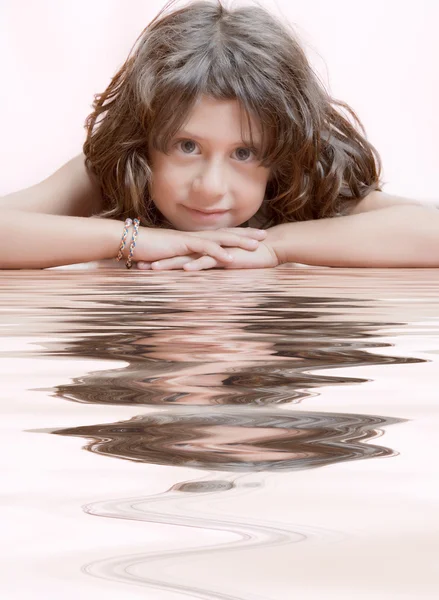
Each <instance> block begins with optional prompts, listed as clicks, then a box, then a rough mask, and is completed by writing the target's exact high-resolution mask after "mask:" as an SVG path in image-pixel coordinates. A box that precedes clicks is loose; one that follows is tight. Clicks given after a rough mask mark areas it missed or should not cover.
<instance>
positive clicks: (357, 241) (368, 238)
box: [265, 205, 439, 268]
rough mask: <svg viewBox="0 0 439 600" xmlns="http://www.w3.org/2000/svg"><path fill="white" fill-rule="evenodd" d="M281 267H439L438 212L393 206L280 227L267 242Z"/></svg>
mask: <svg viewBox="0 0 439 600" xmlns="http://www.w3.org/2000/svg"><path fill="white" fill-rule="evenodd" d="M265 242H268V243H270V244H271V245H272V247H273V250H274V251H275V253H276V255H277V256H278V257H279V261H280V262H281V263H287V262H298V263H304V264H308V265H318V266H327V267H372V268H373V267H376V268H388V267H407V268H410V267H439V211H438V210H436V209H435V208H432V207H429V208H427V207H423V206H411V205H408V206H407V205H405V206H401V205H398V206H390V207H387V208H382V209H380V210H370V211H368V212H364V213H360V214H351V215H348V216H343V217H336V218H327V219H317V220H312V221H300V222H294V223H285V224H282V225H276V226H275V227H271V228H270V229H269V230H268V235H267V238H266V240H265Z"/></svg>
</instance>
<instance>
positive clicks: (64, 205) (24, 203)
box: [0, 152, 103, 217]
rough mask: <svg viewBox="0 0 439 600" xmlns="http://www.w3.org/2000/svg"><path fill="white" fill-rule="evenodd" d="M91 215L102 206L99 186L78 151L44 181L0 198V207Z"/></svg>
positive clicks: (72, 214) (83, 157)
mask: <svg viewBox="0 0 439 600" xmlns="http://www.w3.org/2000/svg"><path fill="white" fill-rule="evenodd" d="M2 208H3V209H14V210H23V211H27V212H39V213H46V214H54V215H67V216H72V217H90V216H92V215H94V214H97V213H99V212H100V211H101V210H102V208H103V200H102V193H101V187H100V185H99V182H98V181H97V178H96V177H95V176H94V175H93V173H91V172H90V171H89V169H88V168H87V167H86V164H85V156H84V154H83V153H82V152H81V154H78V155H77V156H75V157H73V158H72V159H70V160H69V161H68V162H66V163H65V164H64V165H62V166H61V167H60V168H59V169H57V170H56V171H55V172H54V173H52V174H51V175H49V177H47V178H46V179H43V181H40V182H39V183H36V184H35V185H32V186H30V187H28V188H25V189H23V190H19V191H17V192H13V193H12V194H8V195H7V196H3V197H2V198H0V211H1V209H2Z"/></svg>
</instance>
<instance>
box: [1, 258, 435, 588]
mask: <svg viewBox="0 0 439 600" xmlns="http://www.w3.org/2000/svg"><path fill="white" fill-rule="evenodd" d="M341 271H343V270H341ZM346 271H347V270H345V272H346ZM312 273H313V271H311V272H308V273H307V272H304V271H291V270H289V269H274V270H266V271H264V272H262V273H261V272H257V273H255V272H250V273H239V277H238V276H237V274H236V273H233V272H223V273H221V272H220V271H217V272H211V273H209V272H206V273H203V274H195V273H193V274H186V273H172V274H169V273H168V274H166V273H150V272H149V273H144V274H141V275H138V274H134V273H130V274H129V275H127V274H125V273H121V272H117V273H111V274H108V273H105V274H104V275H103V274H101V273H93V274H90V273H85V274H84V273H82V274H81V273H78V272H76V273H68V272H65V273H63V272H61V271H58V272H50V273H49V272H46V273H41V274H39V275H36V274H34V273H32V275H26V274H25V273H23V274H20V276H19V275H18V274H16V273H13V274H11V275H9V274H8V278H3V279H1V274H0V280H1V284H2V296H1V297H0V307H1V308H2V312H1V313H0V325H2V327H3V329H2V331H3V332H4V334H5V335H10V336H22V337H26V339H32V336H34V337H35V338H36V337H38V336H43V337H44V339H43V340H39V342H38V343H39V348H38V349H36V350H35V351H34V352H32V351H31V350H27V351H23V350H20V351H19V352H16V353H14V352H13V351H8V350H7V349H6V350H4V352H5V353H6V355H7V356H9V357H16V358H22V357H25V356H28V357H32V358H39V359H42V360H41V362H42V363H43V362H44V358H50V357H56V358H65V359H69V358H75V359H77V358H81V359H84V358H87V359H100V360H108V361H109V363H111V361H115V360H116V361H124V363H125V366H124V367H122V368H114V367H113V366H111V364H109V368H108V369H107V370H105V371H95V372H93V371H89V372H87V373H84V374H83V375H81V376H80V377H76V378H72V379H71V380H70V381H69V382H68V383H59V384H57V385H55V386H54V387H51V388H46V390H47V391H48V392H49V394H50V395H51V396H53V397H54V398H56V399H59V401H60V402H63V401H64V400H69V401H73V402H76V403H81V404H82V405H83V406H82V407H76V408H78V411H79V410H82V411H83V413H80V415H81V414H83V415H84V421H80V422H87V423H89V422H90V417H89V414H88V413H87V409H88V408H89V406H88V405H90V404H101V405H110V404H112V405H121V406H122V405H123V406H124V407H126V406H130V405H132V406H133V409H132V412H133V416H132V418H131V419H128V420H121V421H116V422H113V423H99V424H93V425H86V426H74V427H68V428H67V427H62V426H59V427H56V428H50V429H47V428H46V429H44V428H40V429H38V431H41V432H43V431H44V432H49V431H50V432H51V433H53V434H56V435H59V436H69V437H70V436H72V437H79V438H82V439H86V440H88V442H87V444H86V446H85V448H86V450H87V451H89V452H92V453H95V454H99V455H104V456H108V457H113V458H120V459H124V460H128V461H133V462H137V463H143V464H144V466H145V465H146V464H154V465H163V466H180V467H190V468H196V469H201V470H207V471H209V472H210V471H214V472H215V473H214V474H213V475H212V474H209V476H210V477H211V478H212V479H211V481H200V480H198V481H192V482H188V481H179V482H175V484H174V485H173V486H172V487H171V489H165V490H164V491H163V493H161V494H157V495H154V496H148V497H139V498H116V499H115V500H108V499H105V498H103V499H101V500H98V501H96V502H92V503H89V504H87V505H85V506H84V507H83V508H84V510H85V512H87V513H88V514H92V515H97V516H104V517H110V518H119V519H129V520H135V521H149V522H155V523H166V524H172V525H183V526H185V527H193V528H198V529H211V530H213V529H216V530H221V531H222V532H228V533H230V534H231V535H232V536H235V540H234V541H231V542H227V543H225V544H223V546H221V544H218V543H215V544H210V545H209V544H204V545H202V548H201V550H200V548H198V549H196V550H193V549H191V548H188V547H185V546H184V544H183V545H182V546H178V544H177V548H173V549H172V550H166V551H157V549H152V550H151V551H150V552H142V553H138V554H130V555H124V556H121V555H120V554H119V555H117V556H114V557H112V558H106V559H103V560H97V561H94V562H90V563H88V564H87V565H85V566H84V571H85V572H87V573H89V574H92V575H95V576H97V577H104V578H106V579H113V580H117V581H125V582H129V583H131V584H137V585H144V586H149V587H157V588H159V589H161V590H175V591H178V592H180V593H186V594H189V595H192V597H200V598H228V599H230V598H236V599H237V598H243V597H244V596H242V595H240V596H237V595H233V594H226V593H223V592H222V591H219V590H213V589H212V586H211V588H210V589H207V588H204V587H203V586H201V585H199V586H196V585H191V586H189V585H186V586H185V585H183V584H182V583H181V582H180V583H179V584H172V583H170V582H169V581H167V579H166V577H162V578H161V579H160V578H158V577H154V576H153V575H151V573H150V574H148V573H147V572H146V571H145V570H144V569H145V565H146V564H150V563H152V564H153V566H152V569H153V570H154V569H155V567H154V565H156V566H157V564H158V563H159V561H163V564H164V565H165V568H167V571H168V575H169V571H172V569H173V568H174V567H175V565H176V562H175V561H177V560H178V561H181V560H184V559H187V558H188V557H195V556H198V557H200V556H201V555H203V556H206V555H208V556H210V557H211V558H212V561H215V560H216V558H215V557H217V556H218V553H220V552H225V553H229V552H230V551H231V550H233V549H234V548H235V547H236V548H244V547H247V548H248V547H251V546H253V547H255V546H264V545H265V546H266V547H269V546H270V547H273V546H275V545H282V544H290V543H296V542H303V541H309V539H310V538H312V537H313V536H314V538H318V539H319V540H322V539H323V540H324V539H328V540H329V541H336V540H338V539H341V538H342V536H343V535H346V534H345V532H337V531H331V530H329V529H328V530H325V529H324V528H319V527H317V526H315V527H314V525H313V524H311V525H306V524H304V523H302V522H301V523H298V524H295V525H291V524H290V523H287V522H281V523H276V522H275V521H274V520H273V519H271V520H264V519H262V518H258V519H252V518H250V517H248V516H247V515H232V514H229V515H228V517H227V518H225V516H224V515H222V517H221V516H218V515H217V514H215V515H213V514H203V510H204V511H207V512H208V510H207V508H206V502H208V501H209V500H210V499H211V498H212V497H216V495H219V496H220V500H221V499H223V498H224V497H226V498H228V497H233V498H237V497H238V496H237V495H239V494H243V493H246V494H248V498H246V501H247V502H248V503H249V504H250V503H251V502H252V501H253V498H254V496H255V495H257V493H258V488H257V487H256V488H253V487H252V486H258V485H262V481H263V480H264V477H267V474H270V475H271V473H274V472H282V476H283V474H284V473H285V475H286V474H287V472H293V471H298V470H305V469H312V468H317V467H326V466H329V465H335V464H336V463H341V462H348V461H357V460H363V459H368V458H376V457H392V456H395V455H396V454H397V451H396V449H391V448H388V447H386V446H385V445H382V444H377V443H376V438H378V437H380V436H382V435H383V432H384V428H385V427H387V426H388V425H393V424H397V423H401V422H403V421H404V419H399V418H390V417H387V416H380V415H365V414H358V413H357V411H356V397H355V391H356V390H357V389H358V386H359V385H361V384H362V383H364V382H367V381H369V380H368V379H366V378H364V377H358V376H357V377H355V376H352V375H350V374H349V370H348V369H345V370H344V372H343V374H342V375H340V374H333V373H332V372H331V370H332V369H334V368H340V367H350V366H355V367H358V366H371V365H396V364H409V363H422V362H428V361H425V360H423V359H419V358H414V357H407V356H404V355H403V354H404V353H400V354H401V355H400V356H389V355H386V353H382V354H380V348H389V347H392V344H390V343H386V342H383V341H382V340H381V339H380V336H381V334H382V332H383V331H385V330H386V329H387V330H388V329H395V328H398V329H399V331H401V330H402V331H403V330H404V329H405V327H406V323H407V321H406V318H408V315H409V314H410V310H409V309H408V308H407V306H402V305H401V303H400V304H398V298H401V297H405V296H406V295H407V293H408V289H409V286H408V285H407V282H404V284H403V285H401V284H400V282H399V280H398V279H397V278H396V277H395V279H392V278H391V277H390V276H389V273H388V272H387V271H386V272H385V273H381V274H380V273H378V274H375V275H374V277H375V279H374V284H375V285H371V282H370V273H368V277H369V278H367V277H365V274H364V272H363V274H362V273H359V272H358V271H356V272H354V273H349V274H347V275H340V274H336V273H337V271H335V272H334V273H329V272H328V271H326V270H325V271H323V272H320V275H319V277H320V278H316V277H314V278H312ZM322 273H323V275H322ZM392 275H396V274H392ZM325 278H328V280H329V281H330V283H329V284H328V285H327V286H326V288H325V286H324V285H323V283H322V282H324V280H325ZM416 278H419V272H418V273H415V275H414V276H413V281H415V279H416ZM419 281H420V280H417V281H415V283H416V285H417V286H419ZM392 285H393V287H392ZM380 286H386V287H385V291H384V292H382V293H381V292H380V290H381V287H380ZM418 289H420V288H416V291H418ZM389 290H390V291H389ZM30 291H32V294H30ZM430 292H431V289H430ZM430 292H429V290H424V300H425V304H424V306H423V317H424V318H426V316H428V314H429V311H430V314H431V315H432V317H434V318H435V317H436V315H437V294H433V293H431V298H432V299H431V301H430V300H428V298H427V297H428V294H429V293H430ZM389 296H390V299H389ZM426 298H427V300H426ZM418 310H419V307H418V306H417V305H414V306H413V310H412V314H414V315H417V312H418ZM430 330H431V332H432V334H433V333H434V331H433V328H430ZM371 350H373V352H371ZM340 385H343V386H349V388H348V389H349V390H351V391H352V412H351V413H335V412H331V410H330V409H331V407H330V406H328V412H317V411H305V410H297V408H298V407H297V406H294V407H292V406H291V405H293V404H298V403H302V406H303V405H306V400H307V398H310V397H312V396H314V395H318V394H319V393H320V391H319V390H320V388H321V387H322V386H325V387H331V386H340ZM34 389H38V388H34ZM302 406H301V408H302ZM140 407H142V410H143V411H154V412H148V413H147V414H142V415H138V414H136V413H138V412H139V411H140ZM124 414H125V413H124ZM35 430H36V429H33V430H32V431H35ZM28 431H31V429H30V428H29V429H28ZM58 441H60V440H58ZM372 441H374V443H372ZM218 472H221V477H220V476H219V474H218ZM251 475H253V476H254V477H255V478H256V479H255V480H253V481H252V482H248V487H246V485H247V484H246V483H240V479H239V478H240V477H247V476H251ZM293 476H294V477H297V476H299V474H297V473H296V474H292V477H293ZM182 477H183V476H182ZM206 497H208V500H206ZM272 500H273V502H274V503H275V501H276V498H273V499H272ZM203 501H204V504H203ZM232 508H233V507H232ZM142 548H143V547H142ZM166 561H170V563H168V564H167V563H166ZM249 597H252V598H256V597H257V596H256V595H255V594H252V595H251V596H249Z"/></svg>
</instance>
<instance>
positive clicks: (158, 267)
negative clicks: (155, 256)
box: [151, 255, 198, 271]
mask: <svg viewBox="0 0 439 600" xmlns="http://www.w3.org/2000/svg"><path fill="white" fill-rule="evenodd" d="M195 256H198V255H195ZM193 260H194V258H192V257H190V256H173V257H172V258H164V259H162V260H155V261H154V262H153V263H151V268H152V269H153V270H154V271H170V270H172V269H182V268H183V265H185V264H186V263H190V262H192V261H193Z"/></svg>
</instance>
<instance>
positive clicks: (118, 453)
mask: <svg viewBox="0 0 439 600" xmlns="http://www.w3.org/2000/svg"><path fill="white" fill-rule="evenodd" d="M402 421H403V420H402V419H391V418H386V417H377V416H370V415H356V414H341V413H326V412H325V413H318V412H302V411H294V412H291V413H289V412H279V411H278V412H274V411H272V410H271V411H267V410H257V411H254V412H251V413H250V412H249V411H246V412H244V413H242V412H236V411H230V410H228V411H227V412H225V413H224V412H218V411H209V410H208V409H204V410H203V411H202V413H199V412H197V413H195V412H189V413H188V412H186V411H185V412H184V413H180V414H176V413H175V412H172V413H155V414H149V415H142V416H138V417H134V418H132V419H131V420H129V421H126V422H120V423H108V424H102V425H89V426H83V427H73V428H66V429H57V430H54V431H53V433H56V434H57V435H67V436H78V437H82V438H91V439H92V441H91V442H89V443H88V444H87V445H86V446H85V448H86V449H87V450H89V451H90V452H96V453H97V454H104V455H107V456H115V457H117V458H124V459H129V460H134V461H139V462H148V463H154V464H159V465H180V466H185V467H195V468H199V469H209V470H225V471H264V470H276V471H277V470H297V469H306V468H311V467H321V466H323V465H328V464H332V463H335V462H341V461H347V460H358V459H362V458H372V457H377V456H392V455H395V452H394V451H392V450H390V449H389V448H385V447H383V446H378V445H375V444H370V443H367V444H365V443H364V442H369V440H371V439H372V438H374V437H377V436H379V435H381V433H382V432H381V430H379V428H380V427H382V426H386V425H390V424H393V423H399V422H402Z"/></svg>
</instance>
